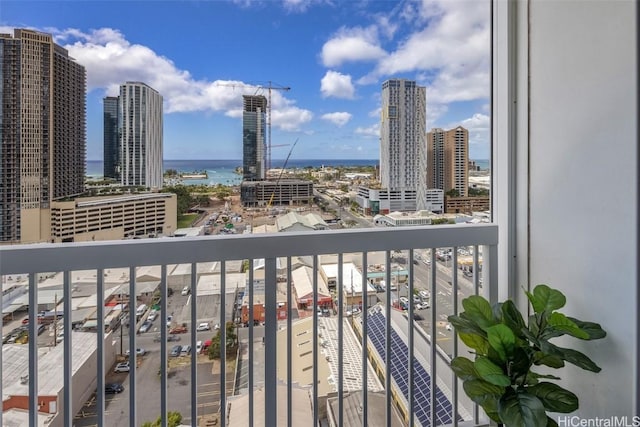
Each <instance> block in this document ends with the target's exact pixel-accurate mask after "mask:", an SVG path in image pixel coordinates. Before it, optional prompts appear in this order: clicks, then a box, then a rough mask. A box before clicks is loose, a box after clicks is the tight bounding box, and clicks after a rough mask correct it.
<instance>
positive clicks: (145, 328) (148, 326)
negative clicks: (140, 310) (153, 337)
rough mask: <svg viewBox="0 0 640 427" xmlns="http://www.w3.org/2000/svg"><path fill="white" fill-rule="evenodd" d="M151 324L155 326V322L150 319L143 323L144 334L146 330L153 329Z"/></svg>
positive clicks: (141, 328) (141, 331) (141, 327)
mask: <svg viewBox="0 0 640 427" xmlns="http://www.w3.org/2000/svg"><path fill="white" fill-rule="evenodd" d="M151 326H153V323H151V322H150V321H148V320H145V321H144V323H143V324H142V326H140V331H139V332H140V333H141V334H143V333H145V332H147V331H148V330H149V329H151Z"/></svg>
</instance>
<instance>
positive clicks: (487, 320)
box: [462, 295, 495, 329]
mask: <svg viewBox="0 0 640 427" xmlns="http://www.w3.org/2000/svg"><path fill="white" fill-rule="evenodd" d="M462 307H464V310H465V314H466V315H467V316H469V318H470V319H472V320H473V321H474V322H476V323H477V324H478V326H480V327H481V328H483V329H485V328H488V327H489V326H492V325H494V324H495V321H494V319H493V310H492V309H491V305H490V304H489V302H488V301H487V300H486V299H484V298H482V297H481V296H479V295H471V296H470V297H467V298H465V299H463V300H462Z"/></svg>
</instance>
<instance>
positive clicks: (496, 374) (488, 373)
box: [474, 356, 511, 387]
mask: <svg viewBox="0 0 640 427" xmlns="http://www.w3.org/2000/svg"><path fill="white" fill-rule="evenodd" d="M474 367H475V369H476V371H477V372H478V374H480V377H482V379H483V380H485V381H487V382H490V383H491V384H495V385H499V386H502V387H508V386H510V385H511V379H510V378H509V377H508V376H506V375H505V374H504V372H503V371H502V368H501V367H500V366H498V365H496V364H495V363H493V362H492V361H491V360H489V359H487V358H486V357H482V356H479V357H477V358H476V361H475V363H474Z"/></svg>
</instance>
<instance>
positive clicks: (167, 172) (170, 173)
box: [164, 169, 178, 178]
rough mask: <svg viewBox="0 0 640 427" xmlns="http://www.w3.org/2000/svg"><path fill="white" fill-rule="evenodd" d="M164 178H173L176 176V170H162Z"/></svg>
mask: <svg viewBox="0 0 640 427" xmlns="http://www.w3.org/2000/svg"><path fill="white" fill-rule="evenodd" d="M164 176H165V178H175V177H177V176H178V171H177V170H175V169H167V170H165V171H164Z"/></svg>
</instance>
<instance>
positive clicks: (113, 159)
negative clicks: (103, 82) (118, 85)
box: [102, 96, 120, 181]
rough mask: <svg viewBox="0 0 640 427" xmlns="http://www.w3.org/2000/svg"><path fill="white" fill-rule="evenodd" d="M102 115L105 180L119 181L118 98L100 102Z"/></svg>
mask: <svg viewBox="0 0 640 427" xmlns="http://www.w3.org/2000/svg"><path fill="white" fill-rule="evenodd" d="M102 109H103V113H104V115H103V116H104V119H103V123H104V127H103V143H104V157H103V159H104V172H103V175H104V177H105V178H112V179H115V180H118V181H119V180H120V134H119V133H118V122H119V119H118V97H117V96H107V97H105V98H104V99H103V100H102Z"/></svg>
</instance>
